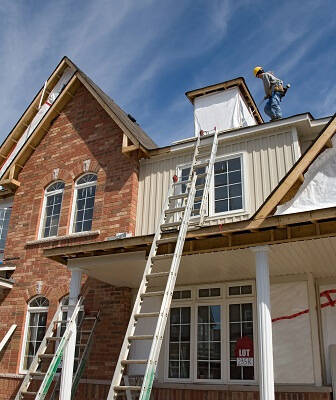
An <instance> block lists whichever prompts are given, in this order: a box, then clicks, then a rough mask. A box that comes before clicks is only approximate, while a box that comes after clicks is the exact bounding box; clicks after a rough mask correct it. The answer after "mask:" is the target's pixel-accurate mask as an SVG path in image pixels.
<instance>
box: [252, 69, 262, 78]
mask: <svg viewBox="0 0 336 400" xmlns="http://www.w3.org/2000/svg"><path fill="white" fill-rule="evenodd" d="M260 71H264V70H263V68H262V67H255V68H254V70H253V73H254V76H257V75H258V72H260Z"/></svg>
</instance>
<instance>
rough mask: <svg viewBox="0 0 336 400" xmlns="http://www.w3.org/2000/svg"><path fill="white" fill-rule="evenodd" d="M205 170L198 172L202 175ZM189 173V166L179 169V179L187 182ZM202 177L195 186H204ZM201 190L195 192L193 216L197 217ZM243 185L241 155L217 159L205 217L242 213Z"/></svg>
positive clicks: (201, 194)
mask: <svg viewBox="0 0 336 400" xmlns="http://www.w3.org/2000/svg"><path fill="white" fill-rule="evenodd" d="M204 172H205V169H202V170H198V173H204ZM189 173H190V164H189V165H188V166H183V167H180V168H179V177H180V179H181V180H182V181H183V180H187V179H188V176H189ZM204 181H205V179H204V177H202V178H198V179H197V182H196V184H197V185H201V184H204ZM181 190H182V192H184V191H185V190H186V187H185V185H182V187H181ZM202 196H203V189H198V190H197V191H196V196H195V199H196V200H195V202H194V210H195V211H194V212H193V214H192V215H193V216H197V215H198V211H196V210H199V209H200V206H201V198H202ZM244 210H245V202H244V185H243V155H242V154H238V155H236V156H234V157H223V158H218V159H217V161H216V162H215V165H214V174H213V176H212V179H211V183H210V188H209V201H208V208H207V210H206V215H207V216H209V217H211V216H217V215H222V214H231V213H236V212H244Z"/></svg>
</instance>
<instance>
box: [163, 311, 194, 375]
mask: <svg viewBox="0 0 336 400" xmlns="http://www.w3.org/2000/svg"><path fill="white" fill-rule="evenodd" d="M190 319H191V309H190V307H174V308H172V309H171V310H170V323H169V328H170V329H169V372H168V377H169V378H184V379H188V378H189V376H190Z"/></svg>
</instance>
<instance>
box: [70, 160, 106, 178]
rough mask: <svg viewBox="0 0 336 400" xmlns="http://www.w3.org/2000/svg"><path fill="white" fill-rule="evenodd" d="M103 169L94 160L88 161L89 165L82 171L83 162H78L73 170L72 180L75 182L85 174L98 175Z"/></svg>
mask: <svg viewBox="0 0 336 400" xmlns="http://www.w3.org/2000/svg"><path fill="white" fill-rule="evenodd" d="M102 171H103V169H102V168H101V166H100V165H99V163H98V162H97V161H96V160H90V164H89V166H88V168H87V169H84V162H78V163H77V165H76V166H75V167H74V169H73V171H72V172H73V180H74V181H76V180H77V179H78V178H79V177H80V176H81V175H85V174H90V173H91V174H92V173H93V174H97V175H98V174H99V173H100V172H102Z"/></svg>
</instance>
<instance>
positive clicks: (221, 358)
mask: <svg viewBox="0 0 336 400" xmlns="http://www.w3.org/2000/svg"><path fill="white" fill-rule="evenodd" d="M232 290H233V291H234V294H233V295H231V294H230V291H232ZM232 296H234V298H232ZM254 307H255V306H254V285H253V283H252V282H239V283H231V284H216V285H212V286H210V285H208V286H204V285H202V286H198V287H194V288H191V287H189V288H188V287H183V288H177V290H175V291H174V296H173V300H172V305H171V309H170V316H169V323H168V327H167V335H166V354H167V356H166V357H165V358H164V360H165V364H166V365H165V371H166V372H165V374H166V375H165V378H166V379H167V380H168V381H174V382H207V383H214V384H215V383H230V382H233V383H235V382H245V381H246V382H247V383H248V384H251V383H252V382H255V362H254V349H253V344H254Z"/></svg>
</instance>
